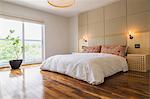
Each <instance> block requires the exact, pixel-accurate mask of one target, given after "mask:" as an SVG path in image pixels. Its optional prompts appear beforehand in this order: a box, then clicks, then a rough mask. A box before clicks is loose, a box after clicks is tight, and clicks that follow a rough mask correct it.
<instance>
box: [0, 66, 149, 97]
mask: <svg viewBox="0 0 150 99" xmlns="http://www.w3.org/2000/svg"><path fill="white" fill-rule="evenodd" d="M149 78H150V72H147V73H139V72H131V71H129V72H127V73H122V72H121V73H117V74H116V75H113V76H111V77H108V78H106V79H105V82H104V83H103V84H100V85H98V86H93V85H89V84H88V83H86V82H83V81H79V80H76V79H74V78H71V77H68V76H65V75H62V74H58V73H53V72H47V71H41V70H40V68H39V67H24V68H22V69H20V70H10V69H7V68H5V69H1V70H0V99H70V98H71V99H76V98H78V99H100V98H103V99H109V98H113V99H149V98H150V80H149Z"/></svg>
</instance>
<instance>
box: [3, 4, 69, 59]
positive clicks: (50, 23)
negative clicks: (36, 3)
mask: <svg viewBox="0 0 150 99" xmlns="http://www.w3.org/2000/svg"><path fill="white" fill-rule="evenodd" d="M0 14H5V15H10V16H17V17H21V18H25V19H32V20H38V21H40V22H44V24H45V39H44V40H45V58H48V57H49V56H52V55H55V54H65V53H69V51H70V47H69V42H70V41H69V19H68V18H65V17H61V16H57V15H53V14H49V13H46V12H42V11H38V10H34V9H30V8H27V7H22V6H19V5H15V4H9V3H5V2H0ZM35 36H36V35H35Z"/></svg>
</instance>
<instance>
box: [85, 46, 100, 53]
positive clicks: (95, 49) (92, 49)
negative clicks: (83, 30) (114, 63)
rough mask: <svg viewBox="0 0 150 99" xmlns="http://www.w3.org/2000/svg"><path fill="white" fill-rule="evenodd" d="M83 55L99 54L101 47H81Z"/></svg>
mask: <svg viewBox="0 0 150 99" xmlns="http://www.w3.org/2000/svg"><path fill="white" fill-rule="evenodd" d="M82 49H83V51H82V52H83V53H100V51H101V46H83V47H82Z"/></svg>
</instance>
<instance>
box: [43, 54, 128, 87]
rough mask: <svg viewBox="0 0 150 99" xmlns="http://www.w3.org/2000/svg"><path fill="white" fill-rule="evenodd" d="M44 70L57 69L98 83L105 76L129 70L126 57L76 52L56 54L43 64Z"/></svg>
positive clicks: (56, 70)
mask: <svg viewBox="0 0 150 99" xmlns="http://www.w3.org/2000/svg"><path fill="white" fill-rule="evenodd" d="M41 69H42V70H48V71H55V72H59V73H62V74H66V75H69V76H71V77H73V78H77V79H80V80H84V81H86V82H88V83H90V84H94V85H98V84H100V83H103V82H104V78H105V77H108V76H111V75H113V74H115V73H117V72H120V71H124V72H125V71H127V70H128V66H127V62H126V59H125V58H123V57H120V56H117V55H112V54H105V53H75V54H68V55H56V56H52V57H50V58H48V59H47V60H46V61H44V62H43V63H42V65H41Z"/></svg>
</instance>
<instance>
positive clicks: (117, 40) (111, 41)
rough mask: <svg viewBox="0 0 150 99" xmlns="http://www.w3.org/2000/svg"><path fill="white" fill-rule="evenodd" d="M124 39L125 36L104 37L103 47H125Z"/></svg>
mask: <svg viewBox="0 0 150 99" xmlns="http://www.w3.org/2000/svg"><path fill="white" fill-rule="evenodd" d="M126 37H127V36H125V35H117V36H106V37H105V45H126V42H127V41H126V39H127V38H126Z"/></svg>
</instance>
